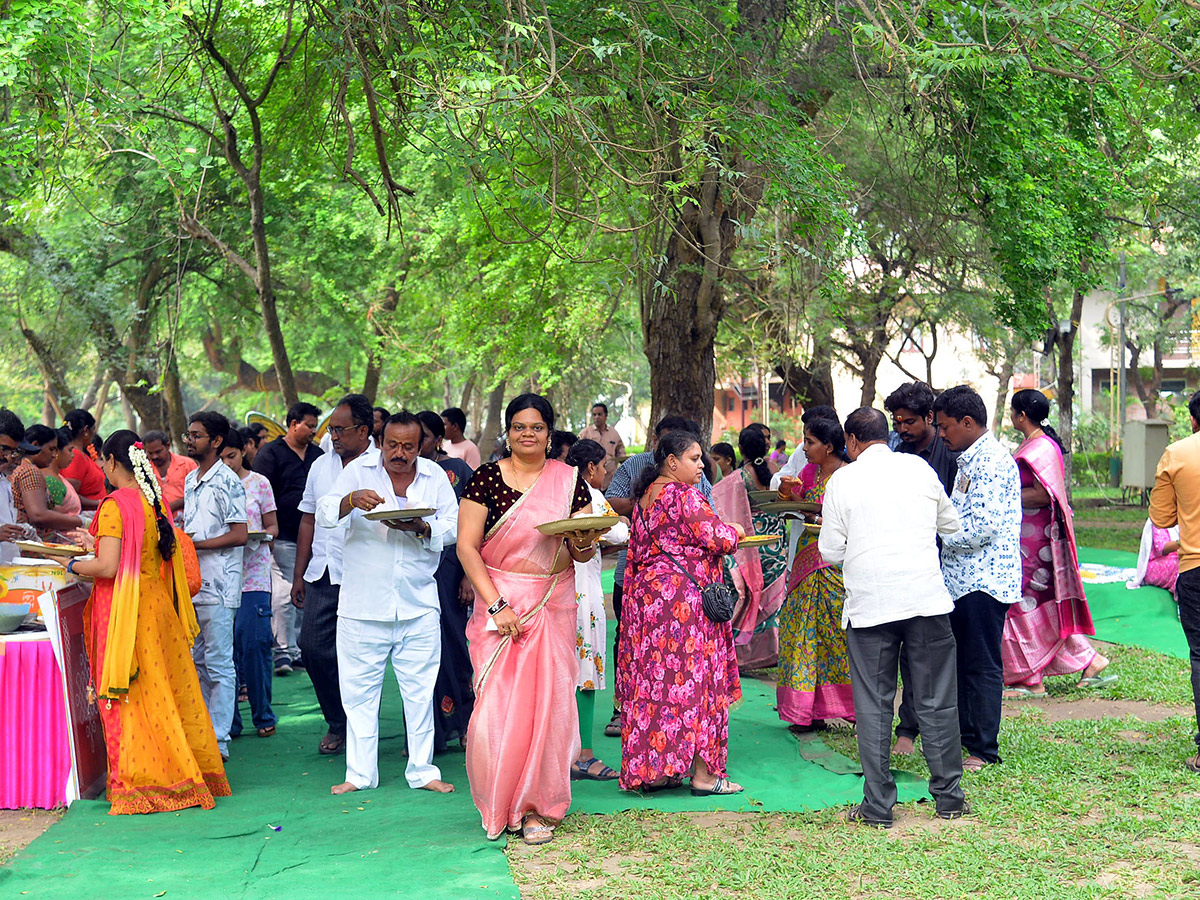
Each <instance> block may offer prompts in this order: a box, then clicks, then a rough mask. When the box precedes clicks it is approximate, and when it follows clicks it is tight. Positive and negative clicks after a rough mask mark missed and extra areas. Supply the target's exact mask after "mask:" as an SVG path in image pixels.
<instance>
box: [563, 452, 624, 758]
mask: <svg viewBox="0 0 1200 900" xmlns="http://www.w3.org/2000/svg"><path fill="white" fill-rule="evenodd" d="M566 462H567V465H569V466H574V467H575V468H577V469H579V471H580V472H581V473H582V474H583V480H584V481H586V482H587V485H588V488H589V490H590V491H591V494H592V510H593V511H594V513H595V514H596V515H606V516H615V515H616V513H615V512H613V508H612V507H611V506H609V505H608V501H607V500H605V499H604V494H603V492H602V491H601V490H600V487H601V485H602V484H604V480H605V475H606V473H605V471H604V448H603V447H601V446H600V445H599V444H598V443H596V442H595V441H591V440H587V439H584V440H581V441H577V442H576V443H574V444H573V445H572V446H571V449H570V450H569V451H568V453H567V460H566ZM628 540H629V525H628V523H627V522H626V521H625V520H624V519H622V520H621V521H620V522H619V523H618V524H617V525H615V526H613V528H612V529H610V530H609V532H608V533H607V534H605V535H604V536H603V537H602V538H601V539H600V542H601V543H602V544H608V545H614V544H624V543H625V542H626V541H628ZM601 567H602V563H601V561H600V554H599V553H597V554H595V555H594V556H593V557H592V558H591V559H589V560H587V561H586V562H577V563H575V596H576V599H577V600H578V602H579V611H578V615H577V618H576V632H575V647H576V649H577V650H578V652H579V676H578V679H577V680H576V682H575V688H576V690H575V702H576V704H577V705H578V707H579V741H580V747H582V748H583V749H582V750H580V751H579V758H578V759H576V760H575V763H574V764H573V765H572V766H571V778H572V779H573V780H576V781H578V780H581V779H590V780H592V781H612V780H613V779H615V778H616V777H617V773H616V772H615V771H613V769H611V768H610V767H609V766H606V765H605V764H604V763H603V762H601V761H600V760H599V759H597V758H596V754H595V753H594V752H592V725H593V721H594V719H595V711H596V691H602V690H604V685H605V680H604V673H605V670H606V669H607V666H606V660H605V647H606V646H607V645H608V640H607V637H606V624H607V623H606V619H605V615H604V587H603V586H602V585H601V583H600V574H601Z"/></svg>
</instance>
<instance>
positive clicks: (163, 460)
mask: <svg viewBox="0 0 1200 900" xmlns="http://www.w3.org/2000/svg"><path fill="white" fill-rule="evenodd" d="M142 446H143V447H145V449H146V456H147V457H149V459H150V462H151V463H153V465H154V470H155V471H156V472H158V477H159V480H160V481H161V482H162V489H163V501H164V502H165V503H166V504H167V506H168V508H169V509H168V514H169V515H170V516H171V517H172V518H174V516H175V514H176V513H178V512H179V511H180V510H182V509H183V483H184V481H185V480H186V479H187V476H188V472H190V471H192V469H194V468H196V461H195V460H194V459H191V458H190V457H187V456H179V455H178V454H176V453H172V452H171V438H170V437H169V436H168V435H167V433H166V432H165V431H147V432H146V433H145V434H144V435H142Z"/></svg>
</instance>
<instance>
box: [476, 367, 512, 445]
mask: <svg viewBox="0 0 1200 900" xmlns="http://www.w3.org/2000/svg"><path fill="white" fill-rule="evenodd" d="M507 384H508V382H507V380H506V379H503V378H501V379H500V383H499V384H497V385H496V386H495V387H494V388H492V390H491V391H490V392H489V393H488V403H487V419H486V421H485V422H484V424H483V433H482V434H480V435H479V441H478V443H479V455H480V456H481V457H483V458H484V459H488V458H489V457H490V456H491V455H492V448H493V446H494V445H495V443H496V438H497V437H499V436H500V435H501V433H502V432H503V430H504V419H503V407H504V388H505V386H506V385H507Z"/></svg>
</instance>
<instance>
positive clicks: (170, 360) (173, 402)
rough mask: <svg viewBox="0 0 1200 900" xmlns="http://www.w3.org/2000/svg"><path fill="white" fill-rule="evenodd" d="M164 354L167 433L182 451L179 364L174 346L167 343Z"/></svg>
mask: <svg viewBox="0 0 1200 900" xmlns="http://www.w3.org/2000/svg"><path fill="white" fill-rule="evenodd" d="M165 356H166V360H167V365H166V367H165V369H164V371H163V393H164V394H165V395H166V398H167V422H168V427H167V434H169V435H170V436H171V443H172V444H174V445H175V447H176V448H177V449H178V450H179V452H181V453H182V452H183V449H184V448H183V444H182V441H181V438H180V435H181V434H183V433H184V432H185V431H187V410H186V409H184V406H183V391H182V389H181V388H180V386H179V365H178V362H177V360H176V357H175V348H174V346H172V345H170V344H168V345H167V348H166V351H165Z"/></svg>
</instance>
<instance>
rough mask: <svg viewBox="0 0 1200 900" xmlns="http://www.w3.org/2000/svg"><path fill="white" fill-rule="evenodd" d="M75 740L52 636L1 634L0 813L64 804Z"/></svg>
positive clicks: (49, 807)
mask: <svg viewBox="0 0 1200 900" xmlns="http://www.w3.org/2000/svg"><path fill="white" fill-rule="evenodd" d="M69 739H70V738H69V735H68V733H67V714H66V708H65V706H64V703H63V686H62V677H61V675H60V674H59V671H58V663H57V662H55V659H54V651H53V649H52V648H51V646H50V640H49V638H47V637H45V636H44V635H39V636H37V638H36V639H35V638H34V636H33V635H27V634H22V635H3V636H0V748H3V750H2V751H0V809H21V808H24V807H30V806H36V807H40V808H42V809H52V808H54V807H56V806H62V805H63V803H64V801H65V799H66V788H67V775H68V774H69V773H70V771H71V750H70V746H69V743H68V741H69Z"/></svg>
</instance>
